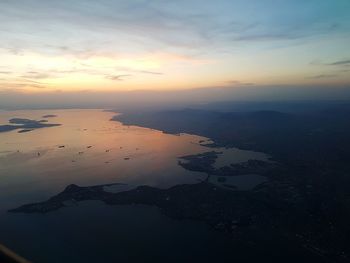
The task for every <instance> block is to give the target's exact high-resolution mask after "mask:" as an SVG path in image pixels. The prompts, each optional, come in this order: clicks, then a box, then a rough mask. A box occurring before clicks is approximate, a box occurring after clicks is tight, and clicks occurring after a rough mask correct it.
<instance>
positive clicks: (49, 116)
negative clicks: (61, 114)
mask: <svg viewBox="0 0 350 263" xmlns="http://www.w3.org/2000/svg"><path fill="white" fill-rule="evenodd" d="M54 117H57V115H54V114H47V115H44V116H42V118H45V119H46V118H54Z"/></svg>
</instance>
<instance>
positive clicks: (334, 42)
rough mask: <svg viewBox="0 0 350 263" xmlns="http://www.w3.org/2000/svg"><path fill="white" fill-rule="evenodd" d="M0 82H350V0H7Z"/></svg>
mask: <svg viewBox="0 0 350 263" xmlns="http://www.w3.org/2000/svg"><path fill="white" fill-rule="evenodd" d="M0 11H1V14H0V39H1V41H0V91H2V92H19V93H21V92H24V93H34V92H35V93H40V92H57V91H60V92H72V91H74V92H77V91H94V92H99V91H101V92H110V91H129V90H177V89H192V88H203V87H226V86H227V87H235V86H240V87H242V86H257V85H258V86H266V85H274V86H275V85H281V86H285V85H295V86H308V85H313V86H329V87H332V86H344V85H347V84H349V83H350V48H349V47H350V1H349V0H264V1H262V0H226V1H225V0H217V1H199V0H198V1H194V0H193V1H189V0H186V1H141V0H140V1H136V0H133V1H130V0H128V1H126V0H125V1H121V0H120V1H118V0H115V1H112V0H99V1H96V0H74V1H72V0H60V1H47V0H15V1H14V0H1V1H0Z"/></svg>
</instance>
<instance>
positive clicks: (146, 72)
mask: <svg viewBox="0 0 350 263" xmlns="http://www.w3.org/2000/svg"><path fill="white" fill-rule="evenodd" d="M139 72H140V73H144V74H151V75H163V73H162V72H155V71H148V70H140V71H139Z"/></svg>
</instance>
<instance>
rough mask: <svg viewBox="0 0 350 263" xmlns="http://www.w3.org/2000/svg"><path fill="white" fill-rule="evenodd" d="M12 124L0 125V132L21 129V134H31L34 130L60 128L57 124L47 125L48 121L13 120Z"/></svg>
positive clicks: (11, 120)
mask: <svg viewBox="0 0 350 263" xmlns="http://www.w3.org/2000/svg"><path fill="white" fill-rule="evenodd" d="M9 123H10V124H5V125H0V132H7V131H12V130H17V129H19V130H20V131H19V133H25V132H30V131H32V130H34V129H39V128H47V127H55V126H60V125H61V124H57V123H47V120H39V121H37V120H31V119H24V118H12V119H10V120H9Z"/></svg>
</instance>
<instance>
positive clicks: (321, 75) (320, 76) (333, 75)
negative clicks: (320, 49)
mask: <svg viewBox="0 0 350 263" xmlns="http://www.w3.org/2000/svg"><path fill="white" fill-rule="evenodd" d="M337 76H338V75H337V74H320V75H316V76H310V77H307V79H328V78H335V77H337Z"/></svg>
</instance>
